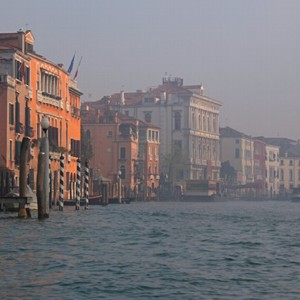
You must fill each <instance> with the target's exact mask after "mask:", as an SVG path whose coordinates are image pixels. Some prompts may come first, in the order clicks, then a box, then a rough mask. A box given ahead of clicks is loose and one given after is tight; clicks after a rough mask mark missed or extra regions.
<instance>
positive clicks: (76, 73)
mask: <svg viewBox="0 0 300 300" xmlns="http://www.w3.org/2000/svg"><path fill="white" fill-rule="evenodd" d="M81 60H82V56H81V58H80V61H79V64H78V67H77V69H76V72H75V75H74V77H73V80H75V79H76V77H77V75H78V70H79V66H80V64H81Z"/></svg>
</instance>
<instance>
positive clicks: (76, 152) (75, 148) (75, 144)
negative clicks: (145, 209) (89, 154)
mask: <svg viewBox="0 0 300 300" xmlns="http://www.w3.org/2000/svg"><path fill="white" fill-rule="evenodd" d="M71 155H72V156H76V157H79V156H80V141H77V140H73V139H71Z"/></svg>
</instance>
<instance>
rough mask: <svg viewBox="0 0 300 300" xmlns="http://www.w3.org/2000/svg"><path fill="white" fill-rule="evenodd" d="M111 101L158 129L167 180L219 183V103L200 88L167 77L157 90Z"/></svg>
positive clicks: (117, 96) (139, 92)
mask: <svg viewBox="0 0 300 300" xmlns="http://www.w3.org/2000/svg"><path fill="white" fill-rule="evenodd" d="M110 99H111V103H112V105H114V107H115V108H116V109H118V110H120V111H122V112H123V113H125V114H127V115H129V116H132V117H134V118H136V119H140V120H143V121H144V122H146V123H148V124H153V125H155V126H157V127H158V128H160V162H161V166H162V169H161V171H162V172H163V173H165V175H166V176H168V178H169V180H171V181H173V182H174V181H176V180H183V179H215V180H218V179H219V174H220V165H221V164H220V149H219V112H220V107H221V102H220V101H218V100H215V99H212V98H209V97H207V96H206V95H204V89H203V86H202V85H191V86H187V85H183V80H182V79H181V78H171V77H166V78H163V82H162V85H160V86H158V87H156V88H151V89H149V90H147V91H143V90H138V91H136V92H133V93H124V92H121V93H117V94H114V95H111V96H110ZM97 102H98V104H97ZM100 103H101V100H99V101H96V102H95V103H93V105H94V106H97V105H99V104H100ZM170 157H171V159H170ZM172 158H174V159H172ZM168 162H169V165H168ZM167 165H168V166H167Z"/></svg>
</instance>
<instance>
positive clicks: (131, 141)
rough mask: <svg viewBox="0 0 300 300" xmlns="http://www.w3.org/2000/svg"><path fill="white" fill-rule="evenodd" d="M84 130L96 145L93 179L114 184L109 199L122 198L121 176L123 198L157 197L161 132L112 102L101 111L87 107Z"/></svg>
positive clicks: (84, 116)
mask: <svg viewBox="0 0 300 300" xmlns="http://www.w3.org/2000/svg"><path fill="white" fill-rule="evenodd" d="M82 126H83V129H84V131H85V133H86V134H87V136H89V138H90V139H91V141H92V148H93V152H94V156H93V158H92V159H91V161H90V167H91V169H92V173H93V177H94V178H96V177H97V176H98V177H99V178H107V179H108V180H109V181H110V182H111V186H110V190H109V193H108V194H109V195H108V196H109V197H116V196H117V195H118V189H119V187H118V184H119V181H118V178H119V177H118V176H119V175H120V177H121V183H122V196H123V197H136V198H138V197H140V198H145V197H151V195H152V196H154V194H155V191H156V190H157V188H158V186H159V157H158V151H159V129H158V128H156V127H155V126H152V127H151V126H148V125H147V124H145V123H143V122H140V121H139V120H137V119H135V118H133V117H130V116H127V115H125V114H122V113H121V112H120V111H116V110H114V109H112V108H111V106H110V104H109V99H108V98H106V99H105V102H104V103H103V105H102V106H98V108H93V107H90V106H89V105H88V104H85V105H83V107H82ZM95 192H97V191H95ZM98 192H99V191H98Z"/></svg>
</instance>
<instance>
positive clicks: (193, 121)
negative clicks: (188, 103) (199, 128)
mask: <svg viewBox="0 0 300 300" xmlns="http://www.w3.org/2000/svg"><path fill="white" fill-rule="evenodd" d="M195 122H196V121H195V114H194V113H192V129H196V123H195Z"/></svg>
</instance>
